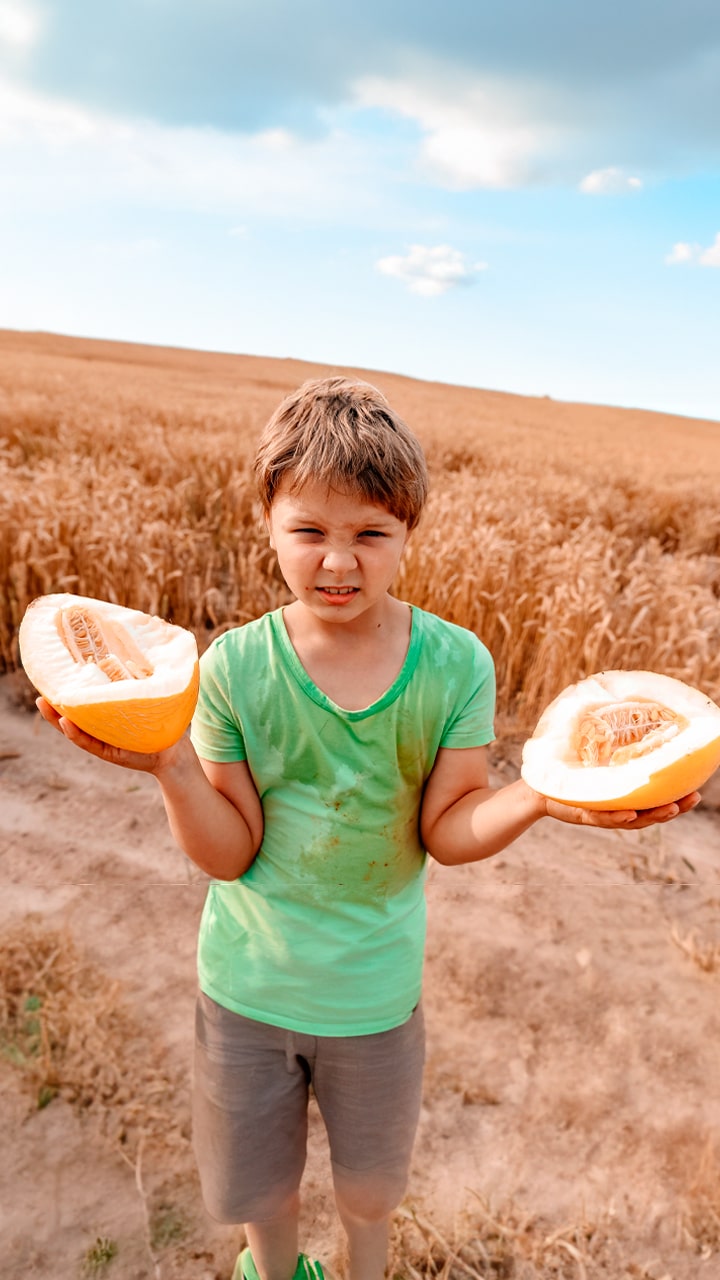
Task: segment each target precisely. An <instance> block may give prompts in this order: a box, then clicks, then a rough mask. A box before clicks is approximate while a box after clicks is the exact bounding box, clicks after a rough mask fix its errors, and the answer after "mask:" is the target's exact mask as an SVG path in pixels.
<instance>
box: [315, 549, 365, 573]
mask: <svg viewBox="0 0 720 1280" xmlns="http://www.w3.org/2000/svg"><path fill="white" fill-rule="evenodd" d="M356 564H357V560H356V559H355V553H354V552H353V551H351V550H350V548H349V547H330V548H329V549H328V550H327V551H326V552H325V555H324V557H323V568H324V569H327V570H328V571H329V572H330V573H336V574H337V573H344V572H345V571H346V570H347V569H354V568H355V565H356Z"/></svg>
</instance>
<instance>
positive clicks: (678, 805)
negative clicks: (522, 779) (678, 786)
mask: <svg viewBox="0 0 720 1280" xmlns="http://www.w3.org/2000/svg"><path fill="white" fill-rule="evenodd" d="M699 803H700V793H699V792H698V791H693V792H691V793H690V795H689V796H683V798H682V800H677V801H675V803H674V804H664V805H661V806H660V808H658V809H612V810H598V809H580V808H575V807H574V806H573V805H568V804H559V802H558V801H557V800H548V801H546V804H547V813H548V817H550V818H557V819H558V820H559V821H560V822H569V823H572V824H573V825H574V826H578V827H580V826H582V827H606V828H610V829H611V830H612V829H615V830H620V831H642V830H643V828H644V827H652V826H654V825H655V824H656V823H658V822H670V821H671V820H672V819H673V818H677V817H678V816H679V814H681V813H688V812H689V810H690V809H694V808H695V806H696V805H697V804H699Z"/></svg>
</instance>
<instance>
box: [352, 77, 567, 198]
mask: <svg viewBox="0 0 720 1280" xmlns="http://www.w3.org/2000/svg"><path fill="white" fill-rule="evenodd" d="M426 80H427V83H425V81H426ZM429 84H430V78H429V75H425V74H423V72H422V71H421V72H420V73H419V74H418V76H417V78H416V79H398V80H390V79H383V78H380V77H370V78H365V79H363V80H360V81H358V82H357V84H356V85H355V101H356V103H357V105H358V106H361V107H368V108H374V109H380V110H383V111H387V112H390V113H392V114H395V115H399V116H402V117H404V118H405V119H410V120H413V121H415V123H416V124H417V125H418V126H419V128H420V130H421V131H422V133H423V135H424V136H423V138H422V141H421V143H420V161H421V164H422V167H423V168H424V169H425V171H426V173H427V175H428V176H429V177H430V178H431V179H433V180H434V181H437V182H439V183H440V184H441V185H444V186H447V187H451V188H455V189H459V190H470V189H472V188H476V187H488V188H511V187H518V186H521V185H523V184H524V183H525V182H528V181H530V180H532V177H533V173H534V170H535V169H536V167H537V165H538V162H539V157H540V156H541V155H543V154H544V153H545V152H547V151H548V149H552V147H553V146H554V145H555V142H556V138H557V135H558V131H557V130H556V129H554V128H551V127H550V126H549V125H542V126H540V125H539V124H537V123H536V119H539V118H540V113H539V112H538V113H537V116H535V115H534V113H533V111H532V109H531V107H530V104H529V103H527V102H525V101H523V100H522V96H521V95H520V94H519V92H518V91H516V90H514V89H513V88H512V87H509V86H508V85H507V84H505V85H501V84H500V83H499V82H496V81H493V80H490V79H485V80H483V81H482V82H479V81H478V80H477V79H474V80H473V81H472V82H469V83H468V82H466V83H465V84H462V83H461V84H459V83H458V81H457V77H455V78H454V79H453V78H451V77H449V78H446V75H445V74H436V76H435V79H434V81H433V83H432V87H429Z"/></svg>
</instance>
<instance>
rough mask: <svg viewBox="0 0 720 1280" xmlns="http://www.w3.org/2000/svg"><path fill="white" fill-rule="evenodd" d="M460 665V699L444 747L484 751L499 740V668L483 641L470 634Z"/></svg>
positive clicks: (445, 732) (448, 725) (458, 697)
mask: <svg viewBox="0 0 720 1280" xmlns="http://www.w3.org/2000/svg"><path fill="white" fill-rule="evenodd" d="M466 634H467V637H468V640H467V650H465V646H463V652H462V655H461V656H460V659H459V660H460V661H461V663H462V667H463V678H462V679H461V680H460V681H459V682H458V696H457V698H456V700H455V706H454V708H453V712H452V714H451V716H450V717H449V718H448V721H447V723H446V725H445V729H444V731H443V735H442V738H441V740H440V746H441V747H481V746H485V745H486V744H487V743H489V742H493V741H494V738H495V726H494V719H495V665H494V663H493V660H492V657H491V656H490V653H489V652H488V650H487V649H486V648H485V645H484V644H483V643H482V641H480V640H478V638H477V636H475V635H473V634H472V633H470V632H468V633H466Z"/></svg>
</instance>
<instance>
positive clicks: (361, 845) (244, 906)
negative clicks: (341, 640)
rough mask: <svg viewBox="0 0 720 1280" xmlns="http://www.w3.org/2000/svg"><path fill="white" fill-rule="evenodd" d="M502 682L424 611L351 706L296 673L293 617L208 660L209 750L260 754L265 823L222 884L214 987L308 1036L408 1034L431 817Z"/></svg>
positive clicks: (488, 736)
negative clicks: (384, 675) (430, 806)
mask: <svg viewBox="0 0 720 1280" xmlns="http://www.w3.org/2000/svg"><path fill="white" fill-rule="evenodd" d="M494 701H495V679H494V670H493V664H492V659H491V657H490V655H489V653H488V651H487V649H486V648H485V647H484V645H483V644H481V642H480V641H479V640H478V638H477V637H476V636H475V635H473V634H472V632H470V631H466V630H465V629H464V628H462V627H457V626H454V625H453V624H451V623H448V622H444V621H442V619H440V618H438V617H436V616H435V615H434V614H431V613H426V612H424V611H423V610H420V609H415V608H413V610H412V628H411V633H410V644H409V647H408V652H407V655H406V658H405V662H404V664H403V667H402V670H401V671H400V673H399V675H398V676H397V678H396V680H395V681H394V682H393V684H392V685H391V686H390V688H389V689H388V690H387V691H386V692H385V693H384V694H383V695H382V697H381V698H379V699H378V701H377V702H374V703H373V704H372V705H371V706H369V707H367V708H365V709H363V710H362V711H346V710H343V709H342V708H341V707H338V706H337V705H336V704H335V703H334V702H332V701H331V699H330V698H328V697H327V696H326V695H325V694H324V693H323V692H322V691H321V690H320V689H319V688H318V687H317V685H315V684H314V683H313V682H312V680H311V679H310V677H309V676H308V674H307V672H306V671H305V669H304V667H303V666H302V665H301V663H300V661H299V659H298V657H297V654H296V653H295V650H294V649H293V647H292V644H291V642H290V639H289V637H288V634H287V630H286V628H285V622H284V620H283V616H282V610H281V609H278V610H275V611H274V612H271V613H268V614H265V616H264V617H262V618H259V619H257V621H255V622H249V623H247V624H246V625H245V626H242V627H238V628H236V629H235V630H233V631H228V632H226V633H225V634H224V635H222V636H220V637H218V639H217V640H215V641H214V642H213V643H212V645H211V646H210V648H209V649H208V650H207V652H206V653H205V654H204V655H203V658H202V660H201V681H200V698H199V702H198V706H197V711H196V714H195V717H194V719H193V724H192V740H193V743H194V745H195V748H196V750H197V753H198V755H199V756H201V757H202V758H203V759H206V760H213V761H219V762H226V761H236V760H245V759H246V760H247V762H248V766H249V768H250V772H251V774H252V777H253V779H254V781H255V785H256V787H257V790H258V793H259V795H260V799H261V801H262V806H263V811H264V815H265V834H264V838H263V842H262V846H261V848H260V851H259V853H258V855H257V857H256V858H255V861H254V862H253V863H252V865H251V866H250V867H249V868H248V870H247V871H246V872H245V874H244V875H243V876H241V877H240V878H239V879H238V880H235V881H232V882H227V881H225V882H223V881H212V882H211V884H210V887H209V890H208V896H207V900H206V903H205V908H204V912H203V917H202V921H201V926H200V938H199V947H198V969H199V980H200V986H201V988H202V990H203V991H204V992H205V993H206V994H207V995H209V996H211V997H212V999H213V1000H216V1001H217V1002H218V1003H219V1004H221V1005H224V1006H225V1007H226V1008H229V1009H233V1010H235V1012H237V1013H241V1014H244V1015H245V1016H246V1017H250V1018H255V1019H259V1020H261V1021H263V1022H268V1023H272V1024H275V1025H277V1026H281V1027H288V1028H290V1029H292V1030H296V1031H303V1032H309V1033H310V1034H313V1035H343V1036H346V1035H364V1034H368V1033H371V1032H377V1031H386V1030H388V1029H390V1028H391V1027H394V1026H399V1025H400V1024H401V1023H402V1022H404V1021H405V1020H406V1019H407V1018H408V1017H409V1016H410V1014H411V1012H412V1010H413V1008H414V1007H415V1005H416V1004H417V1002H418V999H419V997H420V987H421V980H422V963H423V950H424V942H425V895H424V882H425V864H426V854H425V852H424V850H423V848H422V845H421V843H420V835H419V830H418V816H419V810H420V801H421V797H422V789H423V785H424V783H425V781H426V779H427V777H428V775H429V774H430V772H431V770H432V767H433V764H434V762H435V757H436V755H437V752H438V749H439V748H440V747H474V746H480V745H482V744H484V743H487V742H491V741H492V739H493V736H494V735H493V714H494Z"/></svg>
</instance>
